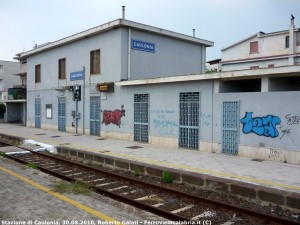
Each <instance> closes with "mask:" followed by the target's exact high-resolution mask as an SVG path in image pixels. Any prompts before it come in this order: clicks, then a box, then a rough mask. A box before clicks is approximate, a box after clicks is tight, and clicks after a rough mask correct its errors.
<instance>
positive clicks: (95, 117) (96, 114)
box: [90, 96, 100, 136]
mask: <svg viewBox="0 0 300 225" xmlns="http://www.w3.org/2000/svg"><path fill="white" fill-rule="evenodd" d="M90 135H96V136H99V135H100V96H91V97H90Z"/></svg>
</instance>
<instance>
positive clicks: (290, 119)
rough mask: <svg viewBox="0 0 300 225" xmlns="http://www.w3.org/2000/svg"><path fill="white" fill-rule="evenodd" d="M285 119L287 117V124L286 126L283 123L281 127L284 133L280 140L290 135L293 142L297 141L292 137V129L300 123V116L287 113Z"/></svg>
mask: <svg viewBox="0 0 300 225" xmlns="http://www.w3.org/2000/svg"><path fill="white" fill-rule="evenodd" d="M285 119H286V125H285V126H283V125H281V126H280V127H279V129H280V131H281V133H282V134H281V136H280V140H281V139H283V138H284V137H288V138H289V139H290V140H291V141H292V142H295V140H294V138H292V131H293V127H294V126H295V125H298V124H300V116H293V115H291V114H287V115H286V116H285Z"/></svg>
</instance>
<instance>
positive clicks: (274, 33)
mask: <svg viewBox="0 0 300 225" xmlns="http://www.w3.org/2000/svg"><path fill="white" fill-rule="evenodd" d="M296 30H298V29H295V31H296ZM288 32H289V31H288V30H283V31H276V32H271V33H264V32H262V31H259V32H258V33H256V34H253V35H251V36H249V37H247V38H245V39H243V40H240V41H238V42H235V43H233V44H231V45H229V46H227V47H225V48H223V49H221V51H224V50H226V49H228V48H231V47H233V46H235V45H238V44H240V43H243V42H245V41H247V40H249V39H251V38H254V37H267V36H274V35H280V34H285V33H288Z"/></svg>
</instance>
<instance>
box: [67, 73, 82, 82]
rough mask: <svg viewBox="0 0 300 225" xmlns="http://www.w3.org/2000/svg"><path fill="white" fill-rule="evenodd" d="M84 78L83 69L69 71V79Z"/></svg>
mask: <svg viewBox="0 0 300 225" xmlns="http://www.w3.org/2000/svg"><path fill="white" fill-rule="evenodd" d="M83 78H84V73H83V71H77V72H72V73H70V80H71V81H73V80H83Z"/></svg>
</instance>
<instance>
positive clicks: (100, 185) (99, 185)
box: [95, 182, 116, 187]
mask: <svg viewBox="0 0 300 225" xmlns="http://www.w3.org/2000/svg"><path fill="white" fill-rule="evenodd" d="M114 183H116V182H109V183H104V184H97V185H95V186H96V187H104V186H107V185H110V184H114Z"/></svg>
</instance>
